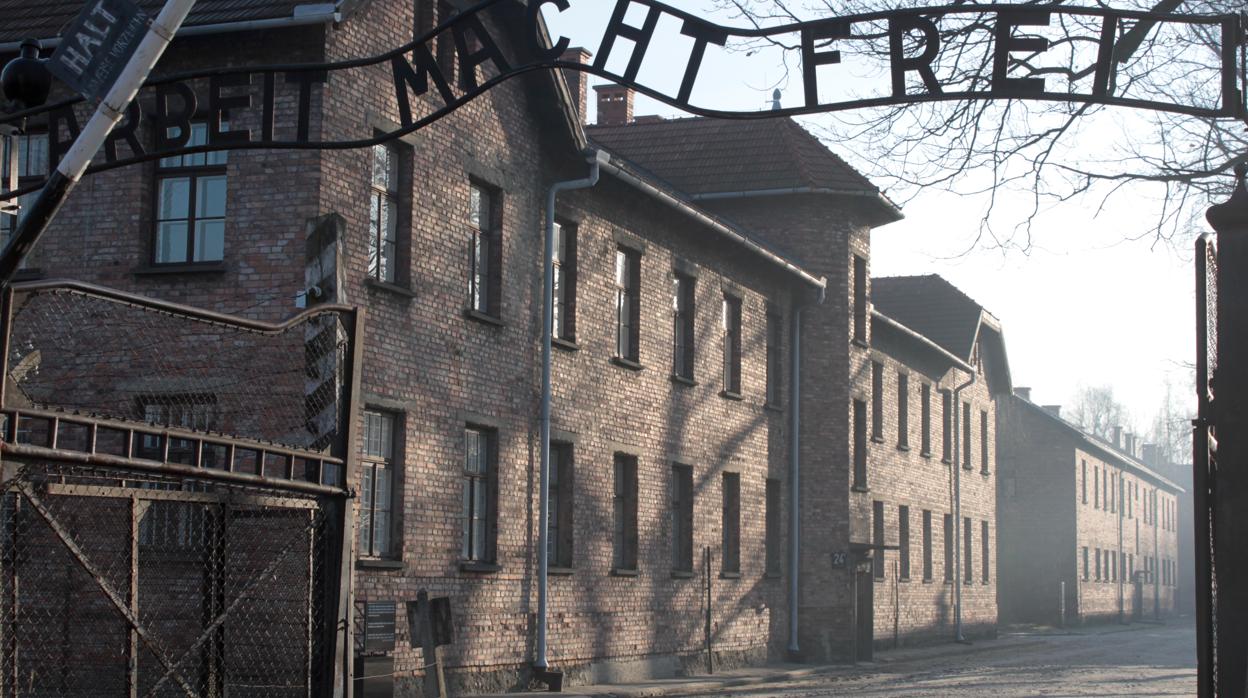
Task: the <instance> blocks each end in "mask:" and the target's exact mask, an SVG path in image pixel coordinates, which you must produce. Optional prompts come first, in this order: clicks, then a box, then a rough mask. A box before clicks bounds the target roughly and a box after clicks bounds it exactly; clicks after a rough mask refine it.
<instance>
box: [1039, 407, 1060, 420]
mask: <svg viewBox="0 0 1248 698" xmlns="http://www.w3.org/2000/svg"><path fill="white" fill-rule="evenodd" d="M1041 407H1043V409H1044V411H1045V412H1048V413H1049V414H1051V415H1053V416H1054V417H1057V418H1058V419H1061V418H1062V406H1061V405H1042V406H1041Z"/></svg>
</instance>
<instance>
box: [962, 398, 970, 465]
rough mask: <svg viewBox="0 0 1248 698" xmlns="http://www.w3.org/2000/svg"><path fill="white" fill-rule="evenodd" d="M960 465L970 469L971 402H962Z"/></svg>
mask: <svg viewBox="0 0 1248 698" xmlns="http://www.w3.org/2000/svg"><path fill="white" fill-rule="evenodd" d="M962 467H963V468H966V469H967V470H970V469H971V403H969V402H964V403H962Z"/></svg>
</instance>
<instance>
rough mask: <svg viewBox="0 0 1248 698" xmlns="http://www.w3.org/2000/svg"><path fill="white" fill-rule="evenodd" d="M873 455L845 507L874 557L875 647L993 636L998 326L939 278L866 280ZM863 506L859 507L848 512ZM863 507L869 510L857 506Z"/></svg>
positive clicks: (1002, 375)
mask: <svg viewBox="0 0 1248 698" xmlns="http://www.w3.org/2000/svg"><path fill="white" fill-rule="evenodd" d="M872 303H873V305H874V310H873V313H872V316H871V328H872V334H871V349H872V351H871V363H870V366H869V376H870V381H871V390H870V391H869V392H868V393H866V394H865V395H863V398H864V400H869V404H870V407H869V410H868V412H869V414H870V415H871V418H870V424H869V426H868V427H867V431H868V432H869V434H870V436H869V443H867V444H866V469H865V473H864V474H863V475H864V478H863V481H862V482H858V481H856V480H855V481H854V482H853V486H852V488H851V489H852V490H854V491H855V492H860V493H861V494H856V495H851V501H854V502H855V504H856V506H854V509H853V511H854V512H855V514H856V516H855V518H854V531H855V540H861V541H864V542H869V543H871V544H873V546H880V545H883V546H884V549H879V548H877V550H876V553H875V555H876V557H875V566H874V569H873V576H874V581H875V584H874V591H875V598H874V606H875V640H876V643H877V645H885V646H888V645H890V644H891V643H893V642H897V643H899V644H900V643H905V642H915V641H923V640H926V641H931V640H932V639H935V638H951V637H953V633H954V632H955V625H956V613H957V611H956V608H957V605H958V604H959V603H960V604H961V630H962V633H963V635H964V636H966V637H974V636H981V637H982V636H991V635H993V634H995V632H996V624H997V538H998V535H997V523H996V518H997V515H996V491H997V487H996V482H997V465H996V463H997V453H996V451H997V448H996V444H997V427H996V414H997V408H996V405H997V401H998V399H1000V398H1003V397H1004V398H1007V399H1008V396H1009V394H1010V368H1009V362H1008V360H1007V356H1006V351H1005V342H1004V337H1003V335H1002V331H1001V324H1000V323H999V322H998V320H997V319H996V318H995V317H993V315H992V314H991V313H989V312H988V311H986V310H984V309H983V308H982V307H981V306H980V305H979V304H978V303H976V302H975V301H974V300H972V299H971V298H969V297H967V296H966V295H965V294H963V293H962V292H961V291H959V290H958V289H957V288H955V287H954V286H953V285H952V284H950V283H949V282H948V281H946V280H944V279H942V278H941V277H939V276H936V275H927V276H910V277H891V278H876V279H872ZM853 497H859V498H861V500H862V501H855V500H854V499H853ZM867 502H869V507H870V508H869V509H868V508H867V506H864V505H866V504H867Z"/></svg>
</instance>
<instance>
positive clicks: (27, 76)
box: [0, 39, 52, 110]
mask: <svg viewBox="0 0 1248 698" xmlns="http://www.w3.org/2000/svg"><path fill="white" fill-rule="evenodd" d="M41 48H42V46H41V45H40V43H39V40H38V39H27V40H25V41H23V42H22V46H21V49H20V51H21V53H20V54H19V55H18V57H17V58H14V59H13V60H11V61H9V62H8V64H7V65H5V66H4V70H3V71H2V72H0V85H2V86H3V88H4V97H5V99H7V100H8V101H9V104H10V105H12V106H13V107H15V110H25V109H32V108H34V107H40V106H43V104H44V102H47V101H48V93H49V92H51V91H52V74H51V73H49V72H48V67H47V61H46V60H45V59H43V58H40V57H39V50H40V49H41Z"/></svg>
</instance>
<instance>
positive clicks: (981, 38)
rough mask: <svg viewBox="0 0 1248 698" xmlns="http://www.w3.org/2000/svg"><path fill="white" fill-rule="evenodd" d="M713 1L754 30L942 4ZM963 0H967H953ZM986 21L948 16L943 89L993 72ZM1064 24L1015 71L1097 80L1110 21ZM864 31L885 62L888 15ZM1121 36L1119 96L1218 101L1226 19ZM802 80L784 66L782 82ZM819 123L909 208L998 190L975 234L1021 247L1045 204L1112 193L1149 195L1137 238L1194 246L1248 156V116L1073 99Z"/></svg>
mask: <svg viewBox="0 0 1248 698" xmlns="http://www.w3.org/2000/svg"><path fill="white" fill-rule="evenodd" d="M714 1H715V2H716V3H717V4H718V6H719V7H720V8H721V10H724V11H726V13H727V14H729V15H731V16H732V17H733V18H734V19H735V20H737V21H744V22H746V23H749V24H753V25H754V26H773V25H775V24H779V23H787V22H795V21H805V20H810V19H814V18H817V17H829V16H845V15H852V14H861V13H867V12H879V11H881V10H890V9H902V8H913V7H923V6H930V5H933V4H942V3H928V2H925V0H714ZM1061 3H1062V0H1056V3H1052V2H1048V3H1046V4H1050V5H1051V4H1061ZM953 4H955V5H961V4H964V3H961V2H957V1H956V0H955V1H954V2H953ZM1027 4H1033V3H1027ZM1034 4H1039V3H1034ZM1088 5H1092V6H1097V7H1108V6H1109V3H1107V2H1106V1H1105V0H1096V1H1095V2H1093V3H1088ZM966 7H968V8H973V7H974V5H973V4H966ZM1113 9H1119V10H1146V11H1154V12H1163V13H1183V14H1223V13H1235V12H1242V11H1243V1H1242V0H1160V1H1158V0H1122V1H1121V2H1114V3H1113ZM977 17H978V15H977V14H974V13H973V14H969V15H965V16H962V18H961V19H952V16H947V17H942V18H941V22H940V32H941V35H942V45H956V46H958V47H959V48H958V51H957V52H956V55H954V56H953V57H951V58H948V59H946V58H938V59H937V62H936V63H935V64H933V67H934V68H935V69H936V72H937V75H938V76H939V77H940V81H941V83H942V84H947V85H959V86H960V89H980V90H982V89H984V88H985V83H986V82H987V81H988V80H989V79H990V78H989V76H990V75H991V73H992V50H991V42H992V32H991V31H987V30H986V27H985V25H984V20H983V19H982V18H979V19H977ZM1053 22H1054V23H1055V25H1056V24H1057V23H1060V25H1061V27H1060V28H1061V30H1062V35H1063V36H1064V37H1066V38H1065V39H1064V40H1063V41H1054V42H1053V43H1051V44H1050V47H1049V50H1048V51H1046V52H1045V55H1044V56H1043V57H1040V56H1039V55H1038V54H1031V55H1028V54H1025V53H1020V54H1016V55H1015V56H1014V59H1013V60H1012V62H1011V66H1010V75H1011V76H1014V77H1041V76H1043V77H1045V78H1046V80H1047V89H1049V90H1053V89H1055V88H1054V85H1061V84H1062V80H1063V79H1065V80H1067V81H1069V83H1070V84H1071V85H1072V86H1073V85H1075V84H1076V83H1077V82H1079V81H1087V80H1090V79H1091V78H1090V75H1091V72H1092V69H1091V68H1090V67H1089V65H1088V62H1087V54H1088V52H1089V51H1092V52H1094V47H1095V46H1096V36H1097V32H1098V31H1099V26H1100V25H1099V20H1097V19H1096V18H1093V17H1082V18H1080V17H1075V16H1070V15H1054V18H1053ZM853 31H854V39H857V40H858V41H855V42H854V43H853V50H854V51H856V52H861V51H868V52H872V53H873V54H875V55H876V57H877V58H879V59H880V61H879V62H880V64H881V65H885V66H886V65H887V58H888V51H889V42H888V40H887V32H886V27H885V25H884V23H882V22H876V23H863V25H862V26H859V25H857V24H856V25H855V28H854V30H853ZM1118 31H1119V34H1118V37H1117V43H1118V47H1119V49H1118V51H1119V52H1118V54H1117V56H1116V58H1117V64H1116V65H1117V69H1116V73H1115V77H1114V79H1115V82H1114V89H1115V90H1116V91H1119V92H1121V91H1125V90H1137V91H1140V92H1143V93H1147V94H1149V95H1150V96H1151V97H1154V98H1157V99H1163V100H1166V101H1170V102H1172V103H1179V104H1201V105H1207V104H1210V103H1214V104H1216V103H1217V100H1219V99H1220V98H1221V94H1220V92H1221V91H1220V85H1219V84H1218V81H1217V80H1216V79H1214V80H1210V79H1208V78H1207V76H1208V74H1209V71H1210V70H1213V71H1215V73H1216V69H1217V66H1218V65H1219V64H1220V61H1219V55H1218V47H1219V46H1220V44H1221V40H1220V36H1219V35H1218V33H1217V29H1216V28H1214V27H1209V26H1204V27H1197V26H1192V27H1191V28H1189V29H1187V30H1183V31H1163V30H1162V29H1160V28H1159V27H1158V25H1154V24H1150V23H1148V22H1143V21H1141V22H1124V23H1123V24H1122V25H1121V26H1120V27H1119V30H1118ZM1024 32H1025V30H1020V33H1024ZM921 41H922V39H921V38H920V37H917V36H912V37H910V38H909V42H910V45H909V46H908V48H907V54H906V55H914V54H917V53H919V52H921V50H922V48H923V45H922V44H921V43H919V42H921ZM1059 44H1060V45H1059ZM783 48H786V49H790V50H787V51H786V53H785V55H786V61H790V62H791V61H793V60H794V56H795V55H796V54H795V52H794V51H793V50H791V49H792V48H793V47H791V46H788V47H783ZM943 53H944V51H943V50H942V55H943ZM1055 56H1056V57H1058V58H1057V61H1058V62H1057V64H1056V65H1055V64H1054V57H1055ZM786 67H788V68H792V69H794V70H796V68H797V66H796V65H789V66H786ZM791 78H794V76H793V75H786V77H785V78H782V79H781V82H784V81H785V80H787V79H791ZM1084 84H1086V82H1085V83H1084ZM950 91H951V90H950ZM1085 92H1086V90H1085ZM816 130H817V132H818V135H820V136H821V137H822V138H824V139H825V140H826V141H828V142H829V143H837V144H843V143H846V142H847V141H848V142H849V143H851V144H852V148H853V149H854V150H855V151H856V152H855V153H852V154H851V153H847V154H849V155H851V156H853V155H855V154H856V155H857V157H856V158H855V163H856V164H859V165H860V166H861V167H863V168H864V169H865V170H866V171H867V174H868V175H869V176H871V177H872V178H873V179H875V180H876V181H878V182H881V183H883V184H885V185H886V186H887V188H888V190H889V193H890V195H892V196H893V197H894V198H897V199H899V200H900V201H902V202H903V203H904V202H906V201H908V200H909V199H911V198H913V197H914V196H915V195H917V194H918V193H919V192H920V191H922V190H925V189H928V188H932V187H936V188H942V189H946V190H948V191H951V192H955V193H958V194H967V195H971V194H983V195H986V196H988V198H989V202H990V203H989V205H988V207H987V210H986V211H985V213H984V215H983V217H982V219H981V224H980V229H979V232H980V235H979V237H978V239H977V240H976V243H977V244H978V245H981V246H987V247H997V248H1001V249H1022V250H1024V251H1026V250H1028V249H1030V247H1031V244H1032V229H1031V223H1032V222H1033V220H1034V219H1035V218H1036V216H1037V214H1038V213H1039V212H1040V211H1041V210H1042V209H1043V208H1047V207H1048V206H1050V205H1052V204H1060V203H1071V204H1074V205H1084V206H1091V207H1094V208H1096V209H1097V210H1099V209H1100V208H1102V207H1104V206H1105V205H1106V204H1108V203H1109V202H1110V200H1111V199H1113V198H1114V197H1115V195H1120V196H1129V197H1132V198H1131V199H1130V201H1131V205H1132V206H1133V207H1134V208H1136V209H1137V210H1138V209H1139V208H1140V206H1142V205H1145V204H1144V203H1143V202H1141V201H1139V199H1140V198H1142V197H1147V198H1148V199H1149V201H1148V203H1147V205H1149V206H1151V208H1152V211H1153V212H1154V214H1155V217H1154V218H1153V220H1154V221H1155V223H1154V225H1153V226H1152V227H1151V229H1150V230H1147V231H1143V232H1142V233H1141V234H1140V236H1139V237H1142V238H1154V239H1156V240H1157V241H1174V242H1176V243H1177V242H1180V241H1183V242H1184V245H1183V246H1184V247H1186V244H1185V241H1186V239H1187V238H1188V236H1189V235H1190V234H1191V233H1193V232H1194V231H1196V230H1198V222H1197V218H1198V217H1201V216H1203V213H1204V210H1205V208H1207V206H1208V205H1209V204H1211V203H1213V202H1216V201H1219V200H1221V199H1222V198H1224V197H1225V196H1226V195H1227V194H1228V193H1229V191H1230V187H1231V184H1232V179H1231V177H1230V176H1229V175H1230V173H1231V172H1232V170H1233V167H1234V165H1235V164H1236V163H1238V162H1244V161H1248V129H1246V128H1245V124H1244V122H1242V121H1238V120H1236V119H1230V118H1228V119H1209V118H1199V117H1193V116H1186V115H1179V114H1174V113H1169V112H1142V111H1134V110H1131V111H1128V110H1124V109H1118V108H1108V107H1105V106H1102V105H1091V104H1079V103H1071V102H1035V101H1028V102H1022V101H1016V100H996V101H947V102H929V103H925V104H920V105H907V106H899V107H887V108H877V109H871V110H858V111H848V112H838V113H836V114H835V115H830V116H826V117H820V118H819V119H818V125H817V126H816ZM841 150H846V149H845V148H841ZM1007 191H1014V192H1020V191H1021V192H1024V193H1025V194H1026V195H1027V196H1028V197H1029V200H1030V210H1028V211H1027V212H1026V213H1023V214H1021V215H1020V214H1019V213H1017V209H1015V208H1013V207H1011V210H1009V211H1006V210H1004V209H1002V210H997V209H998V207H999V201H1000V199H1001V197H1002V195H1003V193H1004V192H1007ZM994 213H995V214H996V215H994ZM1002 217H1005V219H1006V220H1005V221H1004V223H1003V221H1002V220H1001V219H1002Z"/></svg>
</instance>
